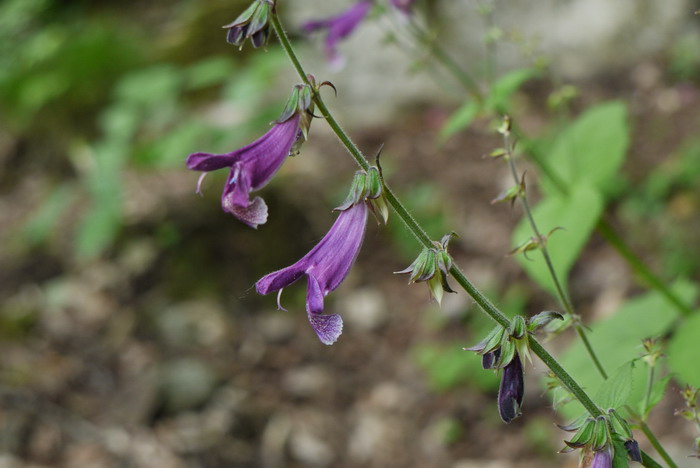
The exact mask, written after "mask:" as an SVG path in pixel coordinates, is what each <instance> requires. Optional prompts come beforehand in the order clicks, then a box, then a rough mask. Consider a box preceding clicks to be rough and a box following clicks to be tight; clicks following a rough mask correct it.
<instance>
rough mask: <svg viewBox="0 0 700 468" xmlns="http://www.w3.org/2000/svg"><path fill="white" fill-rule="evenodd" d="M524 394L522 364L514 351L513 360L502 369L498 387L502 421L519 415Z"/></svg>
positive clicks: (508, 420) (507, 421)
mask: <svg viewBox="0 0 700 468" xmlns="http://www.w3.org/2000/svg"><path fill="white" fill-rule="evenodd" d="M524 394H525V382H524V376H523V365H522V363H521V362H520V356H518V353H516V354H515V357H513V360H512V361H510V363H509V364H508V365H507V366H506V367H505V368H504V369H503V376H502V377H501V386H500V387H499V389H498V412H499V413H500V415H501V419H502V420H503V422H505V423H509V422H511V421H512V420H513V419H515V418H517V417H518V416H520V414H521V413H520V406H521V405H522V404H523V396H524Z"/></svg>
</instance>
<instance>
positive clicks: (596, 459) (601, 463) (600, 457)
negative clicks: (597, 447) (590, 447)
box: [591, 449, 612, 468]
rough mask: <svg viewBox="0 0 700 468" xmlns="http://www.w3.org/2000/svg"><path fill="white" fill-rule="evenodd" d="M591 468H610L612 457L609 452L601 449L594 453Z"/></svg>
mask: <svg viewBox="0 0 700 468" xmlns="http://www.w3.org/2000/svg"><path fill="white" fill-rule="evenodd" d="M591 468H612V455H611V454H610V450H609V449H603V450H601V451H598V452H595V455H593V463H591Z"/></svg>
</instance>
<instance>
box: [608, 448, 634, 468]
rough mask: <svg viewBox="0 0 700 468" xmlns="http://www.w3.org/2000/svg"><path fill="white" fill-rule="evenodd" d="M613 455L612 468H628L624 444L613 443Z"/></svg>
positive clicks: (628, 463)
mask: <svg viewBox="0 0 700 468" xmlns="http://www.w3.org/2000/svg"><path fill="white" fill-rule="evenodd" d="M613 446H614V447H615V453H614V455H613V460H612V468H629V466H630V462H629V460H628V459H627V449H626V448H625V444H624V443H622V442H619V441H614V442H613Z"/></svg>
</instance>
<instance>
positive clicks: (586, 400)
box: [270, 14, 656, 467]
mask: <svg viewBox="0 0 700 468" xmlns="http://www.w3.org/2000/svg"><path fill="white" fill-rule="evenodd" d="M270 22H271V24H272V27H273V28H274V29H275V33H276V34H277V37H278V38H279V41H280V44H281V45H282V48H283V49H284V51H285V52H286V53H287V56H288V57H289V59H290V61H291V62H292V64H293V65H294V68H295V69H296V71H297V73H298V74H299V77H300V78H301V79H302V80H303V81H304V83H306V84H310V83H309V79H308V75H307V74H306V72H305V71H304V68H303V67H302V66H301V63H300V62H299V59H298V58H297V56H296V53H295V52H294V49H293V47H292V44H291V42H290V41H289V38H288V37H287V34H286V32H285V30H284V28H283V27H282V24H281V23H280V21H279V18H278V16H277V15H276V14H272V15H271V18H270ZM314 102H315V104H316V106H317V107H318V109H319V111H320V112H321V114H322V115H323V117H324V118H325V119H326V121H327V122H328V124H329V125H330V127H331V129H332V130H333V132H334V133H335V134H336V136H337V137H338V139H339V140H340V141H341V143H342V144H343V146H345V148H346V149H347V150H348V152H349V153H350V155H351V156H352V157H353V159H355V162H356V163H357V164H358V165H359V166H360V167H361V168H363V169H365V170H367V169H369V167H370V165H369V162H368V161H367V158H365V156H364V155H363V154H362V152H361V151H360V150H359V148H358V147H357V145H355V143H353V141H352V140H351V139H350V137H349V136H348V135H347V134H346V133H345V131H344V130H343V129H342V127H341V126H340V125H339V124H338V122H337V121H336V120H335V118H334V117H333V115H332V114H331V112H330V110H329V109H328V107H327V106H326V104H325V103H324V101H323V99H322V98H321V96H320V95H319V94H318V93H314ZM385 195H386V199H387V202H388V203H389V204H390V205H391V207H392V208H393V209H394V211H395V212H396V214H397V216H398V217H399V218H401V220H402V221H403V223H404V224H405V225H406V227H407V228H408V230H409V231H410V232H411V233H413V235H414V236H415V237H416V239H417V240H418V241H419V242H420V243H421V244H422V245H423V246H424V247H432V246H433V243H432V240H431V239H430V236H428V234H427V233H426V232H425V230H424V229H423V228H422V227H421V226H420V225H419V224H418V222H417V221H416V220H415V218H413V216H412V215H411V214H410V213H409V211H408V210H407V209H406V208H405V207H404V206H403V204H402V203H401V201H400V200H399V199H398V198H397V197H396V195H395V194H394V192H393V191H392V190H391V189H390V188H389V187H386V186H385ZM450 274H451V275H452V277H453V278H454V279H455V281H457V283H459V285H460V286H462V288H463V289H464V290H465V291H466V292H467V293H468V294H469V295H470V296H471V297H472V298H473V299H474V301H475V302H476V303H477V304H479V306H480V307H481V308H482V309H483V311H484V312H485V313H486V314H487V315H489V316H490V317H491V318H492V319H493V320H494V321H495V322H497V323H498V324H499V325H501V326H503V327H506V328H507V327H509V326H510V320H509V319H508V317H507V316H506V315H505V314H503V313H502V312H501V311H500V310H499V309H498V308H496V306H495V305H493V303H491V301H490V300H489V299H488V298H487V297H486V296H484V295H483V294H482V293H481V291H479V289H477V288H476V286H474V285H473V284H472V283H471V281H469V279H467V277H466V276H465V275H464V273H463V272H462V271H461V270H460V269H459V267H457V266H456V265H452V267H451V268H450ZM528 341H529V345H530V349H531V350H532V352H533V353H535V355H537V356H538V357H539V358H540V359H541V360H542V362H543V363H544V364H545V365H546V366H547V367H548V368H549V369H550V370H551V371H552V372H553V373H554V375H556V376H557V378H558V379H559V381H560V382H561V383H562V385H564V386H565V387H566V388H567V389H568V390H569V391H570V392H571V393H572V395H574V397H575V398H576V399H577V400H578V401H579V402H580V403H581V404H582V405H583V407H584V408H585V409H586V411H588V413H589V414H590V415H591V416H594V417H595V416H600V415H602V414H603V413H602V411H601V410H600V408H599V407H598V406H597V405H596V404H595V403H594V402H593V400H592V399H591V398H590V397H589V396H588V394H587V393H586V392H585V390H583V388H582V387H581V386H580V385H579V384H578V383H577V382H576V381H575V380H574V378H573V377H571V375H570V374H569V373H568V372H566V370H564V368H563V367H562V366H561V365H560V364H559V363H558V362H557V360H556V359H555V358H554V356H552V355H551V354H549V352H548V351H547V350H546V349H544V347H542V345H541V344H540V343H539V342H538V341H537V340H536V339H535V338H534V337H533V336H530V335H528ZM652 461H653V460H652ZM645 466H649V467H655V466H656V465H652V464H650V465H645Z"/></svg>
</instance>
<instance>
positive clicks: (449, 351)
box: [413, 342, 498, 392]
mask: <svg viewBox="0 0 700 468" xmlns="http://www.w3.org/2000/svg"><path fill="white" fill-rule="evenodd" d="M463 346H464V344H463V343H461V342H460V343H452V344H450V345H440V346H438V345H431V344H423V345H419V346H418V347H416V348H415V349H414V350H413V356H414V358H415V360H416V361H417V362H418V364H419V365H420V367H421V368H422V369H423V371H424V372H425V373H426V377H427V379H428V383H429V384H430V387H431V388H432V389H433V390H434V391H437V392H445V391H447V390H450V389H452V388H455V387H459V386H460V385H465V384H469V385H472V386H476V387H477V388H479V389H481V390H486V391H493V390H495V389H497V388H498V376H497V375H496V373H495V372H492V371H485V370H483V369H482V368H481V356H478V355H476V354H474V353H470V352H467V351H464V350H463V349H462V347H463Z"/></svg>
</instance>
